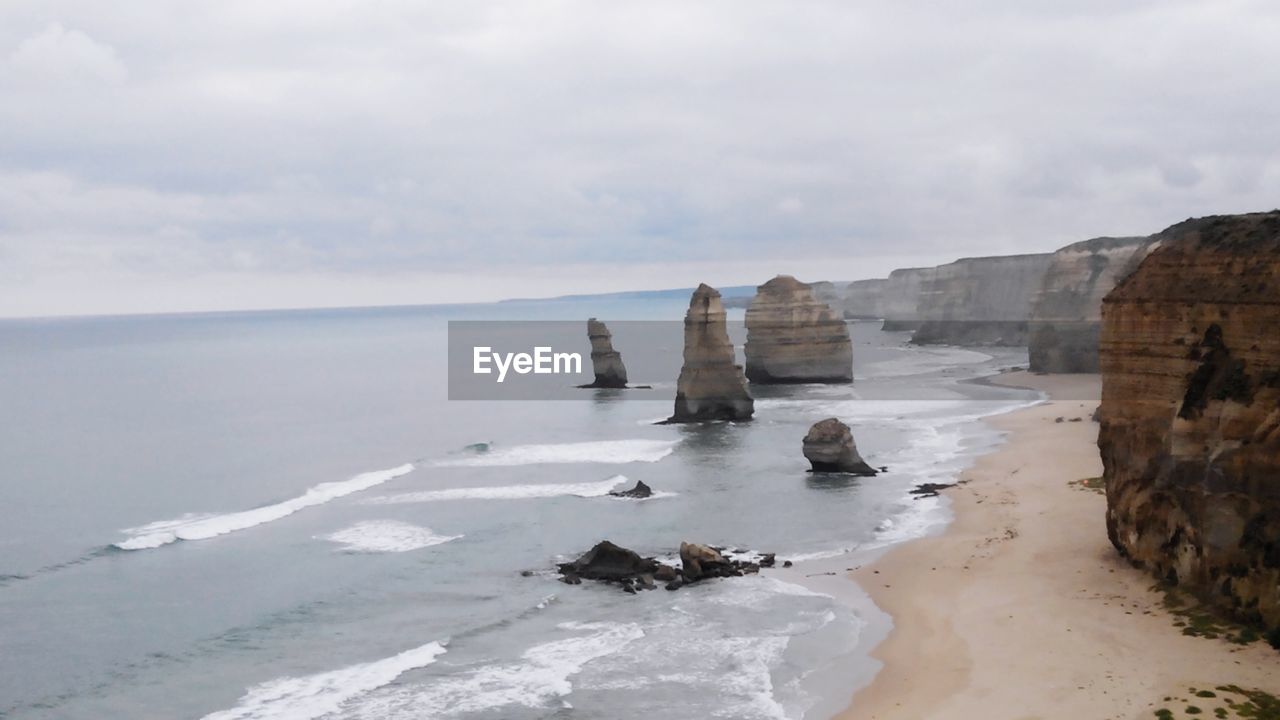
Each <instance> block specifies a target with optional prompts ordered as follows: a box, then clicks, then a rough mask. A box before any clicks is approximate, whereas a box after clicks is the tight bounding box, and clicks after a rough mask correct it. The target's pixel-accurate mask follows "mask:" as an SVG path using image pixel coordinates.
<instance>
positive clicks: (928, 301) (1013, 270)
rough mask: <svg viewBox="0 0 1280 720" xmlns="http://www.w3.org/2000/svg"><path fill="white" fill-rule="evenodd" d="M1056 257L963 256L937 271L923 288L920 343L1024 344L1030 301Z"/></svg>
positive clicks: (916, 337)
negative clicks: (1053, 258) (1052, 259)
mask: <svg viewBox="0 0 1280 720" xmlns="http://www.w3.org/2000/svg"><path fill="white" fill-rule="evenodd" d="M1052 257H1053V256H1052V255H1051V254H1049V253H1041V254H1036V255H1002V256H998V257H980V258H965V259H963V260H957V261H956V262H953V263H950V264H947V265H940V266H938V267H937V268H935V273H934V275H933V277H932V278H929V279H927V280H925V281H924V282H923V283H922V286H921V292H920V305H919V316H920V318H921V319H922V320H923V322H922V323H921V325H920V328H919V329H918V330H916V333H915V335H913V336H912V338H911V342H913V343H916V344H919V345H943V344H945V345H1026V344H1027V326H1028V325H1027V321H1028V319H1029V317H1030V315H1031V298H1032V297H1033V296H1034V295H1035V294H1036V292H1037V291H1038V290H1039V289H1040V285H1041V283H1042V282H1043V281H1044V275H1045V271H1046V270H1048V268H1049V261H1050V259H1051V258H1052Z"/></svg>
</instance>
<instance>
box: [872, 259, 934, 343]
mask: <svg viewBox="0 0 1280 720" xmlns="http://www.w3.org/2000/svg"><path fill="white" fill-rule="evenodd" d="M936 274H937V268H902V269H899V270H894V271H893V272H891V273H889V277H888V279H887V280H886V281H885V284H884V291H883V293H882V294H881V300H880V309H881V310H882V311H883V313H884V325H883V326H882V327H881V329H882V330H884V331H885V332H902V331H911V330H915V329H916V328H918V327H920V322H921V320H920V293H921V292H922V291H923V290H924V287H925V284H926V283H927V282H928V281H930V280H932V279H933V277H934V275H936Z"/></svg>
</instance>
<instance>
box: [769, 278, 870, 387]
mask: <svg viewBox="0 0 1280 720" xmlns="http://www.w3.org/2000/svg"><path fill="white" fill-rule="evenodd" d="M746 324H747V344H746V347H745V348H744V354H745V355H746V360H747V370H746V375H747V379H748V380H750V381H751V382H753V383H765V384H769V383H806V382H825V383H847V382H852V381H853V346H852V344H851V343H850V342H849V331H848V328H846V327H845V324H844V320H843V319H842V318H841V317H840V316H839V315H837V314H836V313H835V312H834V311H832V309H831V307H830V306H829V305H827V304H826V303H825V302H821V301H819V300H818V299H817V298H816V297H815V296H814V292H813V290H812V288H810V286H809V285H806V284H805V283H802V282H800V281H799V280H796V279H795V278H793V277H791V276H790V275H779V276H777V277H775V278H773V279H772V280H770V281H769V282H767V283H765V284H763V285H761V286H760V287H759V288H757V289H756V296H755V299H754V300H752V302H751V306H750V307H749V308H747V313H746Z"/></svg>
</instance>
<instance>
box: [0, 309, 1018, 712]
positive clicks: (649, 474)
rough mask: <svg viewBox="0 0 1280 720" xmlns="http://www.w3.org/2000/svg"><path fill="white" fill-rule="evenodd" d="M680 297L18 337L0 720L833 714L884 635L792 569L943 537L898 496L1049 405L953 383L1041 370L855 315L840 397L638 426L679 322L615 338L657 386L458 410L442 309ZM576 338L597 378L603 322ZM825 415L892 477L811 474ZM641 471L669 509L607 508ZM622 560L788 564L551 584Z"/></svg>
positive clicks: (5, 468)
mask: <svg viewBox="0 0 1280 720" xmlns="http://www.w3.org/2000/svg"><path fill="white" fill-rule="evenodd" d="M683 306H684V303H683V302H681V301H678V300H662V299H658V300H652V299H622V300H614V301H602V300H591V299H575V300H571V301H562V302H556V303H537V302H530V303H509V304H500V305H492V306H468V307H434V308H430V307H428V308H389V309H377V310H346V311H310V312H269V313H234V314H210V315H186V316H153V317H136V318H101V319H58V320H27V321H4V322H0V419H2V420H3V432H0V716H4V717H9V718H71V719H77V718H85V719H88V718H93V719H95V720H97V719H100V718H207V719H208V720H232V719H236V720H251V719H253V720H266V719H278V720H284V719H288V720H310V719H312V718H346V719H352V720H355V719H369V720H373V719H383V718H391V719H394V718H405V719H408V718H414V719H418V718H504V719H516V720H519V719H521V718H621V719H625V718H642V717H652V716H658V717H670V718H710V717H725V718H820V717H823V716H825V715H829V714H831V712H833V710H834V708H838V707H840V706H841V705H842V704H844V702H846V701H847V700H848V697H841V695H842V694H845V695H847V694H848V693H849V692H851V690H852V685H851V684H844V683H835V684H831V685H828V686H825V687H824V686H822V685H820V684H815V683H814V682H813V678H816V677H820V676H826V677H836V678H841V677H845V676H846V675H847V676H849V677H853V676H855V675H857V674H858V672H859V671H860V670H862V671H866V670H867V669H868V668H872V667H873V665H872V661H871V660H870V659H869V658H868V657H867V656H866V648H865V642H864V641H865V639H866V638H867V637H868V635H867V633H868V632H870V629H869V628H870V626H871V624H872V623H874V622H875V618H872V617H870V616H869V615H870V614H871V613H869V612H867V611H866V609H865V608H859V607H858V606H857V605H856V604H854V605H851V604H849V603H846V602H843V601H841V600H840V599H838V598H836V597H833V595H832V594H825V593H823V592H818V591H814V590H813V589H810V588H809V587H807V586H806V583H805V582H804V578H805V574H806V573H805V572H804V569H805V568H806V566H807V565H808V564H813V563H820V562H822V561H823V559H826V560H827V561H830V559H832V558H844V557H849V558H854V557H862V556H863V555H864V554H865V553H867V552H870V551H873V550H875V549H877V548H883V547H886V546H888V545H891V544H893V543H896V542H901V541H904V540H909V539H911V538H914V537H919V536H921V535H922V534H925V533H928V532H930V531H931V530H934V529H936V528H937V527H939V526H940V525H941V524H943V523H945V522H946V521H947V518H948V513H947V507H946V504H945V501H944V500H943V499H939V498H927V499H922V500H917V499H913V497H912V496H911V495H910V494H909V492H908V491H909V490H910V489H911V488H913V487H914V486H915V485H917V484H919V483H923V482H946V481H949V480H951V479H954V478H955V476H956V475H957V473H958V472H960V471H961V470H962V469H963V468H964V467H966V466H967V465H968V464H969V463H970V462H971V461H972V459H973V458H974V457H975V456H976V455H977V454H979V453H981V452H984V451H986V450H988V449H990V448H991V447H993V446H994V445H995V444H997V443H998V442H999V441H1000V437H999V435H998V434H996V433H995V432H993V431H992V430H990V429H989V428H988V427H987V426H985V425H984V424H983V423H982V422H981V418H983V417H985V416H988V415H991V414H995V413H999V412H1004V411H1007V410H1009V409H1012V408H1014V407H1018V406H1022V405H1025V404H1028V403H1030V402H1034V401H1035V399H1036V398H1035V397H1034V396H1033V395H1032V394H1030V393H1027V392H1023V391H1015V390H1008V389H1003V388H998V387H991V386H984V385H980V384H974V383H971V382H969V381H971V380H973V379H974V378H980V377H983V376H987V375H991V374H993V373H995V372H997V371H999V370H1000V369H1001V368H1005V367H1009V366H1011V365H1017V364H1022V363H1025V351H1023V352H1019V351H1010V350H987V349H983V350H975V349H959V348H918V347H912V346H910V345H908V344H907V342H906V341H907V336H906V335H904V334H897V333H882V332H880V331H879V329H878V325H877V324H874V323H856V324H852V325H851V326H850V327H851V329H852V332H853V337H854V356H855V366H856V382H855V383H854V384H853V385H844V386H823V385H796V386H785V387H767V388H759V387H755V388H753V393H754V394H755V396H756V415H755V419H754V420H752V421H751V422H745V423H715V424H708V425H700V426H674V425H657V424H654V421H655V420H659V419H661V418H663V417H665V416H666V415H668V414H670V411H671V402H672V399H673V396H674V375H675V372H676V371H678V368H679V346H678V339H679V333H678V330H677V331H676V332H674V333H673V334H672V335H671V337H670V338H668V339H665V340H661V341H653V342H644V343H637V342H634V338H632V340H633V342H632V343H631V344H629V343H628V337H627V336H626V334H625V333H623V332H622V331H621V330H620V329H618V328H617V327H615V330H614V334H615V338H614V340H615V346H616V347H618V348H619V349H620V350H621V351H622V352H623V357H624V360H627V361H628V364H629V365H632V364H633V361H637V362H635V363H634V364H635V365H636V366H637V367H641V368H644V367H651V368H659V369H657V370H649V371H648V372H651V373H652V375H653V376H649V377H644V376H637V375H636V372H635V371H634V370H633V372H632V377H631V380H632V382H633V383H647V384H651V385H653V389H652V390H648V391H643V390H634V391H632V390H628V391H591V390H582V391H580V393H581V395H580V396H575V397H578V399H576V400H561V401H543V402H534V401H520V402H502V401H487V402H486V401H475V402H460V401H453V402H450V401H449V400H448V388H447V382H446V377H445V374H446V367H445V366H446V362H445V358H444V353H445V348H444V346H445V345H446V344H447V334H446V326H445V323H446V321H447V320H450V319H516V320H535V319H536V320H548V319H562V320H571V321H574V322H575V323H580V322H582V321H584V320H585V318H586V317H592V316H594V317H600V318H602V319H605V320H610V319H623V320H625V319H631V320H637V319H640V320H669V321H671V322H672V327H675V328H678V326H679V320H680V318H681V317H682V315H683V309H684V307H683ZM731 320H732V325H733V328H734V334H735V337H737V338H738V339H739V341H740V337H741V329H740V324H741V311H737V312H736V313H735V314H734V315H731ZM575 327H576V325H575ZM578 341H579V342H580V343H581V345H582V347H581V348H580V350H581V351H582V352H583V354H584V357H585V354H586V352H587V350H588V347H587V344H586V337H585V323H583V326H582V329H581V337H580V338H579V339H578ZM645 354H648V355H651V356H652V358H651V359H653V360H654V362H653V363H650V364H648V365H646V364H645V363H644V362H638V361H639V360H641V359H643V358H642V357H641V356H643V355H645ZM588 364H589V363H588ZM646 393H647V394H646ZM832 416H834V417H838V418H840V419H842V420H844V421H845V422H847V423H848V424H850V425H851V426H852V427H853V429H854V432H855V435H856V438H857V442H858V445H859V449H860V450H861V452H862V454H863V455H864V456H865V457H866V459H867V460H868V461H869V462H870V463H871V464H872V465H875V466H885V467H886V468H887V472H885V473H882V474H881V475H879V476H877V477H874V478H854V477H848V476H840V475H822V474H813V473H809V472H807V463H806V462H805V461H804V459H803V457H802V456H801V454H800V440H801V438H802V437H803V436H804V434H805V431H806V430H807V429H808V427H809V425H810V424H812V423H813V422H815V421H817V420H820V419H823V418H825V417H832ZM638 480H642V481H644V482H645V483H646V484H648V485H650V486H652V487H653V488H654V490H655V494H654V496H653V497H651V498H648V499H645V500H629V499H621V498H615V497H611V496H609V495H608V493H609V492H610V491H611V490H615V489H619V490H620V489H626V488H628V487H630V486H631V485H633V484H634V483H635V482H636V481H638ZM606 538H607V539H610V540H612V541H614V542H616V543H619V544H621V545H624V546H627V547H631V548H633V549H635V550H637V551H639V552H641V553H643V554H646V555H653V556H659V557H668V558H669V557H670V556H671V554H672V553H674V552H675V551H676V549H677V548H678V546H679V543H680V542H681V541H684V540H688V541H695V542H704V543H710V544H715V545H719V546H726V547H728V548H732V549H741V550H744V551H746V550H750V551H758V552H775V553H777V554H778V558H779V563H781V561H782V560H784V559H792V560H794V561H796V562H797V563H798V564H797V566H796V567H795V568H792V569H790V570H783V569H781V568H779V569H777V570H773V571H769V570H766V571H764V572H762V573H761V574H760V575H758V576H748V577H744V578H734V579H726V580H715V581H708V582H704V583H699V584H697V585H693V586H690V587H686V588H684V589H682V590H680V591H678V592H666V591H664V590H657V591H651V592H643V593H640V594H638V595H628V594H625V593H623V592H621V591H620V590H619V589H618V588H617V587H616V586H607V585H603V584H594V583H589V582H588V583H584V584H583V585H580V586H567V585H564V584H562V583H560V582H558V581H557V579H556V576H555V574H554V572H553V568H554V565H555V563H557V562H563V561H565V560H568V559H571V558H573V557H575V556H576V555H578V554H579V553H581V552H583V551H585V550H587V549H588V548H590V547H591V546H592V545H593V544H595V543H596V542H598V541H600V540H602V539H606ZM863 674H865V672H864V673H863Z"/></svg>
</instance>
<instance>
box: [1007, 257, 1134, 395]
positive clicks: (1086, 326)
mask: <svg viewBox="0 0 1280 720" xmlns="http://www.w3.org/2000/svg"><path fill="white" fill-rule="evenodd" d="M1151 242H1152V241H1151V239H1150V238H1146V237H1123V238H1112V237H1100V238H1094V239H1092V240H1085V241H1083V242H1078V243H1073V244H1071V245H1068V246H1066V247H1064V248H1062V249H1061V250H1059V251H1057V252H1056V253H1054V254H1053V259H1052V260H1051V261H1050V263H1049V269H1048V271H1046V272H1045V276H1044V282H1043V284H1042V285H1041V287H1040V291H1039V292H1038V293H1037V294H1036V297H1035V299H1034V300H1033V301H1032V307H1031V325H1030V332H1031V336H1030V340H1029V343H1030V354H1031V370H1032V372H1049V373H1096V372H1098V337H1099V335H1100V334H1101V332H1102V298H1103V297H1105V296H1106V294H1107V293H1108V292H1110V291H1111V289H1112V288H1113V287H1115V286H1116V283H1118V282H1120V281H1121V280H1123V279H1124V278H1126V277H1128V275H1129V273H1131V272H1133V270H1134V268H1136V267H1137V266H1138V263H1140V262H1142V259H1143V258H1145V257H1146V256H1147V252H1148V251H1149V250H1150V248H1151Z"/></svg>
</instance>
